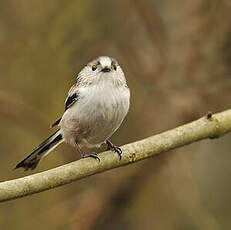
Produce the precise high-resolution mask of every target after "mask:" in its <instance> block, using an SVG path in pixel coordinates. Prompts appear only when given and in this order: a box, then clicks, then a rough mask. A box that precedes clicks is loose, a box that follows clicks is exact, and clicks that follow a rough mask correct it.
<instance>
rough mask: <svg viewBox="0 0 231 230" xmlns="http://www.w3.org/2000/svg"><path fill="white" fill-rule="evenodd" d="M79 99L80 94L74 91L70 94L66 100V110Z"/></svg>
mask: <svg viewBox="0 0 231 230" xmlns="http://www.w3.org/2000/svg"><path fill="white" fill-rule="evenodd" d="M77 100H78V94H77V93H74V94H72V95H69V96H68V98H67V99H66V101H65V111H66V110H67V109H69V108H70V107H71V106H72V105H73V104H74V103H75V102H76V101H77Z"/></svg>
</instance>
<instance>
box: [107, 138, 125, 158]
mask: <svg viewBox="0 0 231 230" xmlns="http://www.w3.org/2000/svg"><path fill="white" fill-rule="evenodd" d="M106 144H107V149H108V150H112V151H113V152H116V153H118V155H119V158H120V160H121V159H122V150H121V148H120V147H118V146H116V145H114V144H112V143H111V142H110V141H109V140H107V141H106Z"/></svg>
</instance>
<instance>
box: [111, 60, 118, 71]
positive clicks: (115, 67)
mask: <svg viewBox="0 0 231 230" xmlns="http://www.w3.org/2000/svg"><path fill="white" fill-rule="evenodd" d="M111 65H112V66H113V68H114V70H117V64H116V63H115V62H114V61H113V62H112V63H111Z"/></svg>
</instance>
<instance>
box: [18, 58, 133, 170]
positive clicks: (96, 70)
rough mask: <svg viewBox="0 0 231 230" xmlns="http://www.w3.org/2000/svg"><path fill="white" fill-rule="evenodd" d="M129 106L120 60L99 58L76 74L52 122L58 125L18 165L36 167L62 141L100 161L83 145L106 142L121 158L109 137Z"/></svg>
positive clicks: (81, 153) (117, 148)
mask: <svg viewBox="0 0 231 230" xmlns="http://www.w3.org/2000/svg"><path fill="white" fill-rule="evenodd" d="M129 107H130V89H129V88H128V86H127V83H126V79H125V75H124V72H123V70H122V68H121V66H120V65H119V64H118V62H117V60H116V59H114V58H112V57H108V56H100V57H98V58H96V59H95V60H93V61H91V62H89V63H88V64H87V65H86V66H84V67H83V68H82V70H81V71H80V72H79V74H77V77H76V80H75V84H74V85H73V86H72V87H71V88H70V90H69V92H68V96H67V98H66V100H65V110H64V113H63V115H62V117H60V118H59V119H57V120H56V121H55V122H54V123H53V124H52V125H51V127H52V128H53V127H57V128H58V129H57V130H56V131H55V132H54V133H53V134H52V135H51V136H49V137H48V138H47V139H46V140H44V141H43V142H42V143H41V144H40V145H38V146H37V147H36V148H35V149H34V150H33V151H32V152H31V153H30V154H29V155H28V156H27V157H26V158H25V159H24V160H22V161H21V162H19V163H18V164H17V165H16V167H15V169H17V168H24V169H25V170H28V169H30V170H33V169H35V168H36V167H37V165H38V163H39V162H40V160H41V159H42V158H44V157H45V156H47V155H48V153H50V152H51V151H52V150H53V149H54V148H56V147H57V146H58V145H59V144H61V143H63V142H66V143H67V144H70V145H71V146H73V147H75V148H76V150H77V151H78V152H79V154H80V156H81V158H88V157H91V158H94V159H96V160H98V161H99V162H100V158H99V157H98V156H97V154H96V153H90V154H84V153H83V152H82V150H81V149H82V147H87V148H90V149H91V148H99V147H100V146H101V145H102V144H107V149H108V150H112V151H114V152H116V153H118V157H119V159H120V160H121V158H122V150H121V148H120V147H118V146H116V145H114V144H113V143H112V142H111V141H110V140H109V138H110V137H111V136H112V135H113V133H114V132H115V131H116V130H117V129H118V128H119V126H120V125H121V123H122V121H123V120H124V118H125V116H126V115H127V113H128V111H129Z"/></svg>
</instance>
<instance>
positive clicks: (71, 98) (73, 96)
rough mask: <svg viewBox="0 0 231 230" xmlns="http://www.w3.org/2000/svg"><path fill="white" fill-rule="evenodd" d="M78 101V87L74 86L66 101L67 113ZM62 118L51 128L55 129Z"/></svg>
mask: <svg viewBox="0 0 231 230" xmlns="http://www.w3.org/2000/svg"><path fill="white" fill-rule="evenodd" d="M77 100H78V92H77V90H76V85H73V86H72V87H71V88H70V90H69V92H68V96H67V98H66V100H65V111H66V110H67V109H69V108H70V107H71V106H72V105H73V104H74V103H75V102H76V101H77ZM61 119H62V118H59V119H57V120H56V121H55V122H54V123H53V124H52V125H51V128H53V127H55V126H56V125H58V124H59V122H60V121H61Z"/></svg>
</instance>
